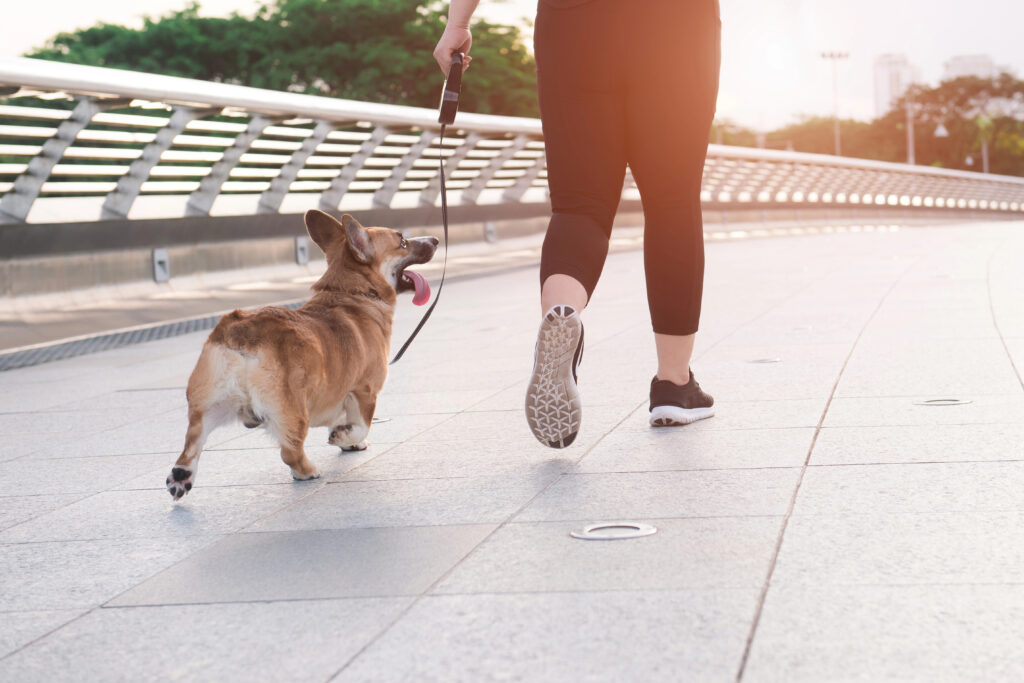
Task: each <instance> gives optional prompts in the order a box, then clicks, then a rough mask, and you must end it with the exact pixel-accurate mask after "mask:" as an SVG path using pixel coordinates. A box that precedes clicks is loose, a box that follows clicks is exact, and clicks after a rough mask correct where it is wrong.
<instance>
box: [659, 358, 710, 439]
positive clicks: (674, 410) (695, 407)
mask: <svg viewBox="0 0 1024 683" xmlns="http://www.w3.org/2000/svg"><path fill="white" fill-rule="evenodd" d="M714 405H715V399H713V398H711V396H709V395H708V394H707V393H705V392H704V391H702V390H701V388H700V385H699V384H697V380H696V379H695V378H694V376H693V370H690V381H689V382H687V383H686V384H685V385H683V386H679V385H678V384H675V383H673V382H670V381H668V380H667V379H658V376H657V375H655V376H654V379H652V380H651V426H652V427H671V426H673V425H687V424H690V423H691V422H696V421H697V420H703V419H705V418H709V417H712V416H713V415H714V414H715V408H714Z"/></svg>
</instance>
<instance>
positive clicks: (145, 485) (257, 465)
mask: <svg viewBox="0 0 1024 683" xmlns="http://www.w3.org/2000/svg"><path fill="white" fill-rule="evenodd" d="M392 445H393V444H371V445H370V447H369V448H368V449H366V450H365V451H342V450H341V449H340V448H338V447H337V446H331V445H330V444H325V445H320V446H306V455H307V456H309V459H310V460H312V461H313V463H314V464H315V465H316V466H317V467H318V468H320V476H321V481H323V482H328V481H334V480H337V479H339V478H341V477H343V476H344V475H345V474H346V473H348V472H350V471H351V470H352V469H354V468H356V467H358V466H359V465H360V464H362V463H364V462H367V461H369V460H373V459H374V458H376V457H377V456H378V455H380V454H381V452H383V451H387V450H388V449H389V448H390V447H391V446H392ZM176 459H177V455H173V454H172V455H168V456H167V461H166V464H164V465H163V466H161V467H159V468H156V469H154V470H152V471H150V472H147V473H145V474H143V475H140V476H138V477H136V478H134V479H131V480H129V481H126V482H124V483H123V484H121V485H120V486H118V487H117V488H118V489H121V490H126V491H128V490H136V489H158V490H160V491H163V490H164V489H165V488H166V487H165V485H164V480H165V479H166V478H167V474H168V472H170V470H171V467H172V466H173V465H174V461H175V460H176ZM199 467H200V469H199V476H198V478H197V479H196V488H195V489H193V491H196V490H199V489H203V488H207V487H211V486H252V485H259V484H282V485H290V484H292V483H294V480H293V479H292V472H291V469H289V467H288V466H287V465H285V464H284V462H282V461H281V449H280V448H246V449H240V450H234V451H229V450H223V451H219V450H212V451H204V452H203V455H202V456H201V457H200V459H199ZM189 495H190V496H191V494H189Z"/></svg>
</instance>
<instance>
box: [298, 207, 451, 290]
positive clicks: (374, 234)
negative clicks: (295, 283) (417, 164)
mask: <svg viewBox="0 0 1024 683" xmlns="http://www.w3.org/2000/svg"><path fill="white" fill-rule="evenodd" d="M306 230H307V231H308V232H309V236H310V237H312V238H313V241H314V242H316V244H317V246H319V247H320V249H322V250H323V252H324V254H325V255H326V256H327V272H326V273H324V276H323V277H322V278H320V280H319V281H317V282H316V284H314V285H313V289H314V290H318V291H325V290H338V291H364V290H366V289H367V284H366V283H367V281H369V283H370V288H371V289H372V290H373V291H374V292H376V293H377V295H378V296H380V297H381V298H382V299H384V300H385V301H387V302H388V303H394V300H395V294H397V293H399V292H405V291H415V293H416V297H415V299H413V301H414V302H415V303H417V304H422V303H424V302H425V301H426V300H427V299H429V298H430V287H429V285H427V281H426V280H424V279H423V276H422V275H419V274H418V273H415V272H413V271H407V270H406V268H408V267H409V266H411V265H415V264H417V263H426V262H427V261H429V260H430V259H431V258H433V257H434V252H435V251H436V250H437V238H436V237H408V238H407V237H403V236H402V234H401V233H400V232H398V231H396V230H392V229H391V228H364V227H363V226H362V225H360V224H359V221H357V220H356V219H355V218H353V217H352V216H350V215H348V214H345V215H344V216H342V217H341V220H340V221H339V220H337V219H335V218H334V217H333V216H331V215H330V214H327V213H324V212H323V211H317V210H316V209H311V210H310V211H307V212H306ZM384 286H386V288H385V287H384Z"/></svg>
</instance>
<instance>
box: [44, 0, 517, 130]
mask: <svg viewBox="0 0 1024 683" xmlns="http://www.w3.org/2000/svg"><path fill="white" fill-rule="evenodd" d="M199 12H200V9H199V5H198V4H197V3H192V4H190V5H189V6H188V7H187V8H186V9H184V10H181V11H177V12H172V13H171V14H168V15H166V16H164V17H160V18H156V19H153V18H147V19H146V20H145V23H144V25H143V27H142V28H141V29H131V28H126V27H124V26H115V25H111V24H100V25H98V26H94V27H91V28H87V29H83V30H79V31H75V32H72V33H62V34H59V35H58V36H56V37H55V38H53V39H52V40H51V41H50V42H49V43H48V44H47V45H46V46H45V47H44V48H42V49H40V50H38V51H36V52H34V53H32V54H30V55H27V56H29V57H36V58H39V59H50V60H57V61H65V62H74V63H78V64H90V65H94V66H106V67H112V68H118V69H130V70H136V71H145V72H150V73H162V74H169V75H174V76H184V77H187V78H199V79H203V80H212V81H222V82H228V83H238V84H242V85H251V86H254V87H260V88H270V89H274V90H288V91H293V92H304V93H310V94H318V95H329V96H334V97H344V98H349V99H357V100H363V101H369V102H386V103H393V104H407V105H414V106H424V107H434V106H436V105H437V98H438V93H439V89H440V79H441V74H440V72H439V71H438V69H437V65H436V63H435V62H434V60H433V57H432V54H431V53H432V52H433V49H434V44H435V43H436V42H437V39H438V37H439V36H440V35H441V31H442V30H443V29H444V23H445V20H446V19H445V15H444V12H443V11H442V7H440V6H438V5H433V6H428V7H423V6H422V3H420V2H417V1H415V0H273V2H268V3H267V4H265V5H263V6H262V7H261V8H260V9H259V10H258V11H257V13H256V14H255V16H253V17H243V16H240V15H238V14H234V15H232V16H231V17H228V18H213V17H202V16H200V14H199ZM473 58H474V59H473V71H472V75H471V76H470V77H468V78H467V79H466V87H465V89H464V98H463V102H462V108H463V109H464V110H466V111H476V112H480V113H494V114H506V115H520V116H536V115H537V97H536V86H535V83H536V81H535V78H536V77H535V73H536V72H535V67H534V62H533V57H532V56H531V55H530V53H529V52H528V51H527V49H526V45H525V44H524V41H523V37H522V34H521V32H520V31H519V29H518V28H517V27H514V26H503V25H499V24H491V23H487V22H482V21H481V22H477V23H476V24H475V25H474V43H473Z"/></svg>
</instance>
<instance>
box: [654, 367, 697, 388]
mask: <svg viewBox="0 0 1024 683" xmlns="http://www.w3.org/2000/svg"><path fill="white" fill-rule="evenodd" d="M655 377H657V378H658V380H659V381H668V382H672V384H676V385H678V386H681V387H685V386H686V385H687V384H689V383H690V371H689V370H684V371H683V372H682V373H680V372H678V371H674V370H665V371H662V370H658V373H657V374H656V375H655Z"/></svg>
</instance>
